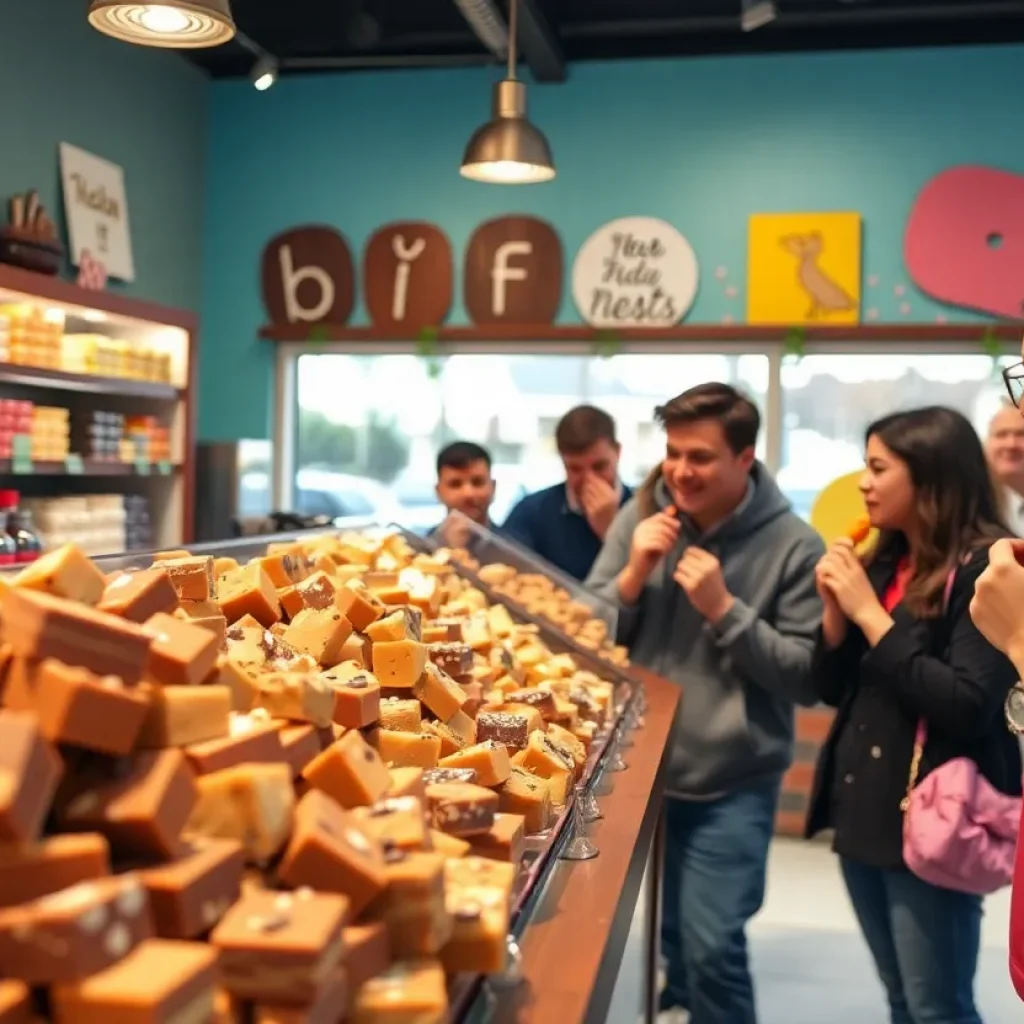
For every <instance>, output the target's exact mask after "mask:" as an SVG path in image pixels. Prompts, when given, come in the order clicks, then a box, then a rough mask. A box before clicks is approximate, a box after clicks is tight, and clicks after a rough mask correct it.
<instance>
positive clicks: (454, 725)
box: [444, 711, 477, 756]
mask: <svg viewBox="0 0 1024 1024" xmlns="http://www.w3.org/2000/svg"><path fill="white" fill-rule="evenodd" d="M444 724H445V728H446V729H448V731H449V732H451V733H452V734H453V735H454V736H455V737H456V739H458V741H459V749H462V748H463V747H471V746H473V744H475V743H476V741H477V736H476V721H475V720H474V719H472V718H470V717H469V715H468V714H466V712H465V711H456V712H455V714H454V715H452V717H451V718H449V719H448V720H447V721H446V722H445V723H444ZM446 756H447V755H446Z"/></svg>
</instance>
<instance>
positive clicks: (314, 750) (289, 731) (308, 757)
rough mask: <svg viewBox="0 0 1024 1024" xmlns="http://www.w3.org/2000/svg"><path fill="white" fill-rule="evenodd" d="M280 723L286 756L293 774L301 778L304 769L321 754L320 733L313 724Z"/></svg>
mask: <svg viewBox="0 0 1024 1024" xmlns="http://www.w3.org/2000/svg"><path fill="white" fill-rule="evenodd" d="M278 725H279V726H280V728H279V730H278V735H279V736H280V737H281V739H280V743H281V748H282V750H283V752H284V758H285V760H286V761H287V762H288V764H289V765H290V766H291V769H292V775H293V776H294V777H295V778H299V777H300V776H301V775H302V769H303V768H305V767H306V765H307V764H309V762H310V761H312V760H313V759H314V758H315V757H318V756H319V755H320V752H321V750H322V747H321V745H320V734H319V732H318V731H317V728H316V726H313V725H296V724H293V723H291V722H283V723H282V722H279V723H278Z"/></svg>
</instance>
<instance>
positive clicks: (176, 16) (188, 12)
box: [89, 0, 235, 50]
mask: <svg viewBox="0 0 1024 1024" xmlns="http://www.w3.org/2000/svg"><path fill="white" fill-rule="evenodd" d="M89 24H90V25H92V27H93V28H95V29H98V30H99V31H100V32H102V33H103V34H104V35H108V36H113V37H114V38H115V39H120V40H122V41H123V42H126V43H137V44H138V45H139V46H162V47H166V48H168V49H181V50H187V49H200V48H201V47H204V46H219V45H220V44H221V43H226V42H227V41H228V40H229V39H232V38H233V37H234V35H235V23H234V21H233V20H232V18H231V8H230V6H229V0H166V2H165V3H138V2H136V3H131V2H129V0H92V2H91V3H90V4H89Z"/></svg>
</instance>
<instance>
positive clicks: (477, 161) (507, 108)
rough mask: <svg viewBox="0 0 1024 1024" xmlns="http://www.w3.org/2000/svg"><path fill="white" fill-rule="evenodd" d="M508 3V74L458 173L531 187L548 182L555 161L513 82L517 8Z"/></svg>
mask: <svg viewBox="0 0 1024 1024" xmlns="http://www.w3.org/2000/svg"><path fill="white" fill-rule="evenodd" d="M517 2H518V0H509V24H508V73H507V77H506V78H505V79H504V80H503V81H501V82H499V83H498V84H497V85H496V86H495V87H494V107H493V117H492V118H491V120H490V121H488V122H487V124H485V125H483V126H482V127H481V128H478V129H477V130H476V131H475V132H474V133H473V136H472V138H470V140H469V144H468V145H467V146H466V153H465V156H464V157H463V158H462V166H461V167H460V168H459V173H460V174H461V175H462V176H463V177H464V178H470V179H472V180H473V181H484V182H489V183H491V184H495V185H531V184H535V183H538V182H542V181H551V179H552V178H554V176H555V161H554V159H553V158H552V156H551V147H550V146H549V145H548V140H547V139H546V138H545V137H544V134H543V132H541V131H540V130H538V129H537V128H535V127H534V126H533V125H532V124H530V122H529V121H528V120H527V117H526V85H525V84H524V83H523V82H520V81H518V80H517V79H516V43H517V39H516V5H517Z"/></svg>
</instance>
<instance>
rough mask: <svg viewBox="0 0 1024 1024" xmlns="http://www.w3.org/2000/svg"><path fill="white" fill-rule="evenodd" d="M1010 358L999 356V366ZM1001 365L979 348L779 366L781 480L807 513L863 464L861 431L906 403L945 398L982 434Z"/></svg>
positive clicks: (821, 358)
mask: <svg viewBox="0 0 1024 1024" xmlns="http://www.w3.org/2000/svg"><path fill="white" fill-rule="evenodd" d="M1013 361H1014V360H1013V359H1005V360H1002V361H1001V363H1000V366H1002V365H1008V364H1009V363H1011V362H1013ZM1005 394H1006V392H1005V388H1004V385H1003V382H1002V379H1001V377H1000V375H999V366H996V365H994V364H993V360H992V358H991V357H990V356H987V355H983V354H979V355H963V354H961V355H948V354H947V355H907V354H902V355H900V354H881V355H808V356H805V357H804V358H803V359H800V360H793V361H790V360H786V361H785V362H784V363H783V366H782V415H783V423H782V453H781V459H780V469H779V476H778V478H779V484H780V486H781V487H782V489H783V491H784V492H785V493H786V495H787V497H788V498H789V499H790V501H792V503H793V507H794V509H795V510H796V511H797V512H798V513H799V514H800V515H802V516H804V517H805V518H808V517H809V516H810V511H811V506H812V504H813V502H814V499H815V497H816V496H817V494H818V493H819V492H820V491H821V489H822V488H823V487H825V486H826V485H827V484H829V483H831V481H833V480H834V479H836V477H839V476H842V475H844V474H846V473H850V472H853V471H854V470H858V469H860V468H861V466H863V464H864V431H865V430H866V429H867V427H868V426H869V425H870V424H871V423H873V422H874V421H875V420H876V419H878V418H880V417H882V416H885V415H887V414H889V413H892V412H897V411H899V410H901V409H913V408H916V407H919V406H923V405H945V406H949V407H950V408H953V409H956V410H957V411H958V412H961V413H963V414H964V415H965V416H966V417H967V418H968V419H969V420H970V421H971V422H972V423H973V424H974V427H975V429H976V430H977V431H978V432H979V433H980V434H981V435H982V436H984V434H985V431H986V429H987V427H988V421H989V420H990V419H991V417H992V415H993V414H994V413H995V411H996V410H997V409H998V408H999V404H1000V402H1001V401H1002V399H1003V397H1004V396H1005Z"/></svg>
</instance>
